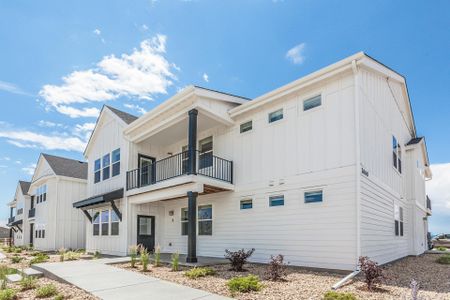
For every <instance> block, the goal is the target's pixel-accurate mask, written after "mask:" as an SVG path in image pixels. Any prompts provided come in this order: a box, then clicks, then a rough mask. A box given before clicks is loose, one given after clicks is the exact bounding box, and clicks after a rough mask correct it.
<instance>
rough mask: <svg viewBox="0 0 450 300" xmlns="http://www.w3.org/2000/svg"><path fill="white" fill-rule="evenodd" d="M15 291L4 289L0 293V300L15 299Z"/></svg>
mask: <svg viewBox="0 0 450 300" xmlns="http://www.w3.org/2000/svg"><path fill="white" fill-rule="evenodd" d="M16 294H17V292H16V290H15V289H4V290H1V291H0V300H13V299H16Z"/></svg>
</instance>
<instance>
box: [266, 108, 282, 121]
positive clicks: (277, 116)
mask: <svg viewBox="0 0 450 300" xmlns="http://www.w3.org/2000/svg"><path fill="white" fill-rule="evenodd" d="M281 119H283V109H282V108H281V109H279V110H276V111H273V112H271V113H269V123H273V122H276V121H278V120H281Z"/></svg>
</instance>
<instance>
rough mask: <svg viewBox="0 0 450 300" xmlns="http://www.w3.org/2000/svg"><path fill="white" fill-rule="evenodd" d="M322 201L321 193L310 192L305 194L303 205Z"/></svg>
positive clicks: (320, 191) (319, 191)
mask: <svg viewBox="0 0 450 300" xmlns="http://www.w3.org/2000/svg"><path fill="white" fill-rule="evenodd" d="M322 201H323V191H322V190H317V191H310V192H305V203H313V202H322Z"/></svg>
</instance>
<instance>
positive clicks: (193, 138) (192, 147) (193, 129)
mask: <svg viewBox="0 0 450 300" xmlns="http://www.w3.org/2000/svg"><path fill="white" fill-rule="evenodd" d="M197 115H198V111H197V110H196V109H191V110H190V111H189V132H188V152H189V153H188V161H189V167H188V174H190V175H196V174H197V168H196V165H197V161H196V160H197Z"/></svg>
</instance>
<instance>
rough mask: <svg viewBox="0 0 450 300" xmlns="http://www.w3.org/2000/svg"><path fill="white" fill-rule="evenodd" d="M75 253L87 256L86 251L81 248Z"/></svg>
mask: <svg viewBox="0 0 450 300" xmlns="http://www.w3.org/2000/svg"><path fill="white" fill-rule="evenodd" d="M75 252H77V253H80V254H85V253H86V249H83V248H80V249H77V250H75Z"/></svg>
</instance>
